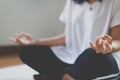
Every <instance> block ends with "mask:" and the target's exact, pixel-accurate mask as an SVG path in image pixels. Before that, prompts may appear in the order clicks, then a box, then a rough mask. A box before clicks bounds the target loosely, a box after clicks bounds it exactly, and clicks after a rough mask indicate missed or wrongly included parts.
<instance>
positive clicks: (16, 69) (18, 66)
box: [0, 54, 38, 80]
mask: <svg viewBox="0 0 120 80" xmlns="http://www.w3.org/2000/svg"><path fill="white" fill-rule="evenodd" d="M33 74H38V72H36V71H35V70H33V69H31V68H30V67H29V66H27V65H25V64H23V63H22V62H21V60H20V59H19V57H18V55H17V54H10V55H0V80H33V77H32V76H33Z"/></svg>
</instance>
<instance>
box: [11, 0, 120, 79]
mask: <svg viewBox="0 0 120 80" xmlns="http://www.w3.org/2000/svg"><path fill="white" fill-rule="evenodd" d="M94 2H95V0H89V3H90V4H93V3H94ZM21 37H23V38H24V39H25V40H21ZM10 40H11V41H13V42H15V43H17V44H19V45H23V46H26V45H46V46H54V45H65V33H63V34H61V35H58V36H56V37H51V38H47V39H34V38H33V37H32V36H31V35H30V34H28V33H20V34H16V35H15V37H14V38H13V37H10ZM90 46H91V48H93V49H94V50H95V51H96V52H97V53H101V54H108V53H111V52H114V51H117V50H120V25H117V26H115V27H113V28H111V29H110V31H109V35H103V36H98V37H96V42H95V43H93V42H92V41H91V42H90ZM62 80H75V79H73V78H72V77H71V76H70V75H68V74H65V75H64V76H63V78H62Z"/></svg>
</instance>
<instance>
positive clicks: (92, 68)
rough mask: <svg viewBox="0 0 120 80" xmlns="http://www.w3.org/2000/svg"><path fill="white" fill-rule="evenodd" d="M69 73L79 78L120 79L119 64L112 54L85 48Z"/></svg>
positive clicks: (97, 79)
mask: <svg viewBox="0 0 120 80" xmlns="http://www.w3.org/2000/svg"><path fill="white" fill-rule="evenodd" d="M69 74H70V75H71V76H72V77H73V78H75V79H77V80H93V79H94V80H120V73H119V69H118V65H117V63H116V61H115V59H114V58H113V56H112V55H111V54H107V55H103V54H101V53H99V54H97V53H96V52H95V51H94V50H93V49H91V48H89V49H87V50H85V51H84V52H83V53H82V54H81V55H80V56H79V57H78V58H77V60H76V61H75V63H74V65H73V66H72V67H71V69H70V72H69Z"/></svg>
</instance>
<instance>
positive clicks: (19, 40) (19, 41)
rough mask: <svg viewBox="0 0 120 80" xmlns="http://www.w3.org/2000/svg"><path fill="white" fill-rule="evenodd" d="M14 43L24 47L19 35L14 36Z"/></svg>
mask: <svg viewBox="0 0 120 80" xmlns="http://www.w3.org/2000/svg"><path fill="white" fill-rule="evenodd" d="M16 42H17V43H18V44H20V45H24V43H23V42H22V41H21V38H19V35H18V36H16Z"/></svg>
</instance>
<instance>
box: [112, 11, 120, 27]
mask: <svg viewBox="0 0 120 80" xmlns="http://www.w3.org/2000/svg"><path fill="white" fill-rule="evenodd" d="M117 25H120V10H119V11H118V12H117V13H116V14H115V16H114V17H113V20H112V22H111V27H114V26H117Z"/></svg>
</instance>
